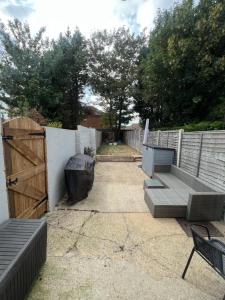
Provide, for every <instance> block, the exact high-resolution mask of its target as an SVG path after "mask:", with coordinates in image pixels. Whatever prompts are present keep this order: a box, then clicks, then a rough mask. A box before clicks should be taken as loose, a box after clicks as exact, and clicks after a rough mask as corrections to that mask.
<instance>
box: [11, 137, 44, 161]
mask: <svg viewBox="0 0 225 300" xmlns="http://www.w3.org/2000/svg"><path fill="white" fill-rule="evenodd" d="M7 143H8V144H9V145H10V146H11V147H13V148H14V149H15V150H16V151H18V152H19V153H20V154H21V155H22V156H23V157H25V158H26V159H28V160H29V161H30V162H31V163H32V164H34V165H35V166H37V165H38V164H40V163H43V160H42V159H40V157H38V156H37V155H36V154H35V153H34V152H33V151H32V150H31V149H30V148H29V147H28V146H26V145H25V144H24V143H23V142H22V141H13V140H7Z"/></svg>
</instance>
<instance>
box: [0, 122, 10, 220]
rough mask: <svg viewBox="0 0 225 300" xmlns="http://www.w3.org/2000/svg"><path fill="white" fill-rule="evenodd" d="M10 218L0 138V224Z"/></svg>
mask: <svg viewBox="0 0 225 300" xmlns="http://www.w3.org/2000/svg"><path fill="white" fill-rule="evenodd" d="M0 126H1V123H0ZM0 137H1V135H0ZM8 218H9V211H8V196H7V190H6V178H5V164H4V155H3V143H2V139H1V138H0V224H1V223H2V222H3V221H5V220H7V219H8Z"/></svg>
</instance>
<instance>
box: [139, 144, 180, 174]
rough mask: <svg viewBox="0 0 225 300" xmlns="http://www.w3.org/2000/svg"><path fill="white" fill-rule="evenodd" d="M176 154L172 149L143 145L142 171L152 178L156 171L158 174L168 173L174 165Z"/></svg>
mask: <svg viewBox="0 0 225 300" xmlns="http://www.w3.org/2000/svg"><path fill="white" fill-rule="evenodd" d="M174 152H175V150H174V149H171V148H163V147H158V146H154V145H143V155H142V169H143V170H144V171H145V173H146V174H147V175H148V176H150V177H153V175H154V171H155V170H156V169H157V172H160V170H161V171H162V172H165V171H167V172H168V171H169V166H170V165H172V163H173V158H174Z"/></svg>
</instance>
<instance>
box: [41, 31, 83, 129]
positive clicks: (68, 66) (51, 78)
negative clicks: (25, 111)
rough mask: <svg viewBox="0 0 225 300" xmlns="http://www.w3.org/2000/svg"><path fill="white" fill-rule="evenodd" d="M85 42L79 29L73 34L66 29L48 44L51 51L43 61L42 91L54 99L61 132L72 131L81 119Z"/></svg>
mask: <svg viewBox="0 0 225 300" xmlns="http://www.w3.org/2000/svg"><path fill="white" fill-rule="evenodd" d="M86 69H87V48H86V41H85V39H84V37H83V36H82V34H81V33H80V31H79V29H76V30H75V31H74V32H73V33H71V32H70V30H69V29H68V30H67V32H66V34H65V35H62V34H60V37H59V39H58V40H57V41H53V42H52V47H51V49H50V50H49V51H48V52H47V53H46V55H45V57H44V60H43V72H45V77H44V78H45V82H47V86H46V88H48V87H49V86H50V87H51V89H53V95H54V96H55V95H57V97H56V98H57V100H58V101H57V102H58V103H57V107H56V111H55V108H54V107H53V109H54V111H55V112H56V115H55V118H56V119H57V120H58V121H60V122H62V124H63V127H64V128H70V129H76V126H77V125H78V124H79V122H80V117H81V104H80V99H81V97H82V96H83V89H84V87H85V85H86V83H87V71H86Z"/></svg>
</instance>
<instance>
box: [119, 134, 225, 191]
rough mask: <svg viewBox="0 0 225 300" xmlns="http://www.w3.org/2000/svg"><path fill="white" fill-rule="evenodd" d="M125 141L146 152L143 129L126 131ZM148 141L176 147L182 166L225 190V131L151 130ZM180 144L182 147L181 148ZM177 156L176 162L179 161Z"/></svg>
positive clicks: (217, 187) (216, 188) (213, 185)
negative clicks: (144, 149) (143, 143)
mask: <svg viewBox="0 0 225 300" xmlns="http://www.w3.org/2000/svg"><path fill="white" fill-rule="evenodd" d="M125 137H126V138H125V141H126V143H127V144H128V145H130V146H131V147H133V148H135V149H137V150H138V151H140V152H142V141H143V131H142V130H133V131H128V132H126V134H125ZM147 141H148V143H149V144H153V145H159V146H161V147H168V148H173V149H175V150H176V154H177V153H179V154H180V155H179V162H178V165H179V167H180V168H182V169H184V170H185V171H187V172H188V173H190V174H192V175H193V176H196V177H199V178H200V179H201V180H203V181H204V182H205V183H207V184H208V185H210V186H211V187H212V188H214V189H215V190H218V191H223V192H224V191H225V131H224V130H220V131H202V132H183V133H182V132H181V131H179V130H172V131H150V132H149V135H148V140H147ZM178 147H179V149H178ZM176 160H177V157H175V160H174V163H176Z"/></svg>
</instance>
